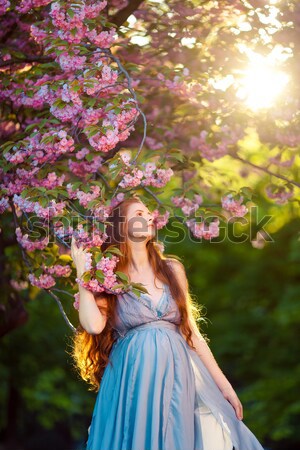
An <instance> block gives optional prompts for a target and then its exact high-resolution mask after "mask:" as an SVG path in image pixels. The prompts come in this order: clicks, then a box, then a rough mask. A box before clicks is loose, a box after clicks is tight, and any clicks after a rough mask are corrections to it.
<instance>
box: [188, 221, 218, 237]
mask: <svg viewBox="0 0 300 450" xmlns="http://www.w3.org/2000/svg"><path fill="white" fill-rule="evenodd" d="M186 224H187V226H188V228H189V229H190V230H191V232H192V234H193V235H194V236H195V237H196V238H204V239H206V240H209V239H211V238H214V237H218V236H219V224H220V221H219V219H217V220H215V221H212V222H210V223H209V224H208V226H207V224H206V223H205V222H204V221H202V222H200V223H197V222H196V220H195V219H188V220H187V221H186Z"/></svg>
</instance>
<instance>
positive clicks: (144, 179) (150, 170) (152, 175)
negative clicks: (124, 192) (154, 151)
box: [119, 155, 174, 189]
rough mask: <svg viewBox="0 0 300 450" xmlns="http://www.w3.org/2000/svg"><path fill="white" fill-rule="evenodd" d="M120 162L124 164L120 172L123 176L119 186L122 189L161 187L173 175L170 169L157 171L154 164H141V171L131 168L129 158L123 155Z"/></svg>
mask: <svg viewBox="0 0 300 450" xmlns="http://www.w3.org/2000/svg"><path fill="white" fill-rule="evenodd" d="M122 160H123V162H124V163H125V165H124V168H123V170H122V171H121V172H120V174H121V175H123V178H122V180H121V181H120V183H119V186H120V187H122V188H124V189H125V188H128V187H135V186H139V185H142V186H155V187H163V186H165V185H166V184H167V183H168V182H169V181H170V179H171V177H172V175H173V174H174V172H173V170H172V169H171V168H168V169H158V168H157V167H156V165H155V164H154V163H150V162H149V163H142V166H143V167H142V169H143V170H141V169H139V168H137V167H134V168H131V166H130V157H129V156H128V155H123V156H122ZM124 172H126V173H125V174H124Z"/></svg>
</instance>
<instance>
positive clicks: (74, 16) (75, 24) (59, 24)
mask: <svg viewBox="0 0 300 450" xmlns="http://www.w3.org/2000/svg"><path fill="white" fill-rule="evenodd" d="M106 5H107V1H102V2H99V1H98V2H97V1H96V2H94V3H93V5H86V4H85V2H82V3H81V4H76V8H74V9H72V8H71V11H72V13H69V11H70V5H69V4H68V3H67V4H66V7H65V8H63V7H62V5H61V4H60V3H58V2H53V3H52V5H51V11H50V16H51V17H52V23H53V25H54V27H55V28H57V29H58V30H59V32H58V35H59V37H60V38H61V39H63V40H67V41H68V42H69V43H72V44H79V43H80V42H81V41H82V39H83V38H84V37H88V36H89V28H88V26H87V25H86V24H85V19H93V18H96V17H97V16H98V15H99V14H100V12H101V11H102V10H103V9H104V8H105V6H106ZM74 29H76V33H72V30H74ZM103 33H104V34H102V35H101V36H100V35H99V36H98V37H97V36H95V35H94V34H92V37H93V38H94V40H96V41H97V45H99V46H100V47H103V48H104V47H105V46H107V44H108V42H112V39H113V38H112V36H111V34H108V32H103ZM100 34H101V33H100ZM102 44H103V45H102Z"/></svg>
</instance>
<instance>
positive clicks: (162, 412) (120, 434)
mask: <svg viewBox="0 0 300 450" xmlns="http://www.w3.org/2000/svg"><path fill="white" fill-rule="evenodd" d="M117 297H118V300H117V306H116V308H117V317H116V322H115V323H114V327H115V330H116V333H117V335H118V339H117V340H116V341H115V342H114V344H113V347H112V349H111V352H110V355H109V358H110V361H111V363H112V364H110V363H109V364H108V365H107V366H106V368H105V371H104V373H103V377H102V380H101V383H100V389H99V391H98V393H97V398H96V402H95V406H94V411H93V415H92V420H91V424H90V427H89V429H88V440H87V442H86V450H233V448H234V450H263V447H262V446H261V445H260V443H259V442H258V440H257V439H256V437H255V436H254V434H253V433H252V432H251V431H250V430H249V429H248V428H247V427H246V425H245V424H244V423H243V421H241V420H239V419H237V417H236V414H235V411H234V408H233V407H232V405H231V404H230V403H229V402H228V401H227V400H226V399H225V398H224V396H223V395H222V393H221V391H220V390H219V388H218V386H217V385H216V383H215V381H214V379H213V378H212V376H211V375H210V372H209V371H208V370H207V368H206V366H205V365H204V364H203V362H202V360H201V358H200V357H199V355H198V354H197V353H196V352H195V351H194V350H193V349H191V348H190V347H189V345H188V344H187V342H186V340H185V339H184V337H183V336H182V334H181V333H180V331H179V328H178V324H179V323H180V313H179V310H178V306H177V304H176V302H175V300H174V298H173V297H172V295H171V292H170V289H169V286H168V285H165V286H164V292H163V294H162V296H161V298H160V301H159V302H158V304H157V305H156V306H154V304H153V301H152V299H151V297H150V296H149V295H147V294H142V295H141V297H140V298H139V297H138V296H137V295H135V294H134V293H133V292H127V293H125V294H120V295H118V296H117Z"/></svg>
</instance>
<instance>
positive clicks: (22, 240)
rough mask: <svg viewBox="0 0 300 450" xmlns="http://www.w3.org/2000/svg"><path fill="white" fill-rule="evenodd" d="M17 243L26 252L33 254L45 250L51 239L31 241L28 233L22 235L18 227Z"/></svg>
mask: <svg viewBox="0 0 300 450" xmlns="http://www.w3.org/2000/svg"><path fill="white" fill-rule="evenodd" d="M15 233H16V236H17V241H18V242H19V244H20V245H21V246H22V247H23V248H25V249H26V250H28V251H30V252H33V251H34V250H37V249H38V250H43V249H44V248H45V247H47V245H48V244H49V237H48V236H47V237H45V238H44V239H41V240H40V241H39V240H36V241H30V240H29V239H28V233H26V234H24V235H23V234H22V231H21V229H20V227H17V228H16V230H15Z"/></svg>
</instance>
